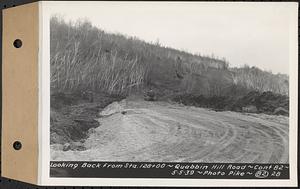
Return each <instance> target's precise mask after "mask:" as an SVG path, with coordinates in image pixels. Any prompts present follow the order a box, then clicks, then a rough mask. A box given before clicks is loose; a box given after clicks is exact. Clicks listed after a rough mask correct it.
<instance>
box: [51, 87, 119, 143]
mask: <svg viewBox="0 0 300 189" xmlns="http://www.w3.org/2000/svg"><path fill="white" fill-rule="evenodd" d="M121 99H122V97H120V96H111V95H106V94H104V93H87V92H76V93H55V94H52V95H51V112H50V113H51V115H50V125H51V127H50V130H51V132H50V133H51V137H50V143H51V144H65V143H68V142H74V141H80V140H83V139H85V138H86V137H87V136H88V130H89V129H90V128H96V127H98V126H99V125H100V124H99V122H98V121H96V119H97V118H98V113H99V112H100V111H101V110H102V109H103V108H104V107H105V106H107V105H108V104H110V103H112V102H114V101H119V100H121Z"/></svg>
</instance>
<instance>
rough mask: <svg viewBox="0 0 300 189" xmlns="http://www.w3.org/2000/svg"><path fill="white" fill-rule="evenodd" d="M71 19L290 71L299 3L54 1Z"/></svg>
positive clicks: (53, 9)
mask: <svg viewBox="0 0 300 189" xmlns="http://www.w3.org/2000/svg"><path fill="white" fill-rule="evenodd" d="M47 6H48V7H47V9H48V11H49V12H50V13H51V14H56V15H60V16H62V17H63V18H64V19H65V20H66V21H69V20H71V21H76V20H77V19H87V20H89V21H90V22H91V23H92V24H93V25H94V26H96V27H99V28H101V29H103V30H105V31H107V32H114V33H122V34H126V35H128V36H136V37H138V38H140V39H142V40H145V41H147V42H151V41H152V42H155V41H157V40H159V42H160V43H161V44H162V45H164V46H168V47H172V48H176V49H179V50H186V51H188V52H191V53H200V54H202V55H211V54H214V55H215V56H217V57H220V58H222V57H225V58H226V60H227V61H228V62H229V64H230V66H231V67H236V66H237V67H239V66H242V65H245V64H247V65H250V66H256V67H259V68H261V69H263V70H267V71H272V72H273V73H275V74H276V73H284V74H288V73H289V54H290V52H289V49H290V45H291V43H290V39H291V38H290V35H291V26H292V25H293V24H296V23H297V20H296V19H297V17H296V16H295V15H296V14H295V10H296V8H297V6H295V3H294V4H292V3H199V2H198V3H197V2H186V3H182V2H173V3H171V2H148V3H145V2H96V1H93V2H82V1H81V2H49V3H48V5H47Z"/></svg>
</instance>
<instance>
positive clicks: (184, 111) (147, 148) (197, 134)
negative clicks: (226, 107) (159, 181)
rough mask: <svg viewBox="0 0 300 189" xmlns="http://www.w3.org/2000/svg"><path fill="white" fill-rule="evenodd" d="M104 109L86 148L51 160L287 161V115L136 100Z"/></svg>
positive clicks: (57, 154) (56, 153)
mask: <svg viewBox="0 0 300 189" xmlns="http://www.w3.org/2000/svg"><path fill="white" fill-rule="evenodd" d="M109 108H110V109H109ZM114 108H115V109H116V110H114ZM107 109H108V111H107V112H112V113H111V114H110V115H108V116H106V117H103V118H101V119H100V120H99V122H100V123H101V126H100V127H98V128H96V129H95V131H94V133H92V134H91V135H90V137H89V138H88V139H87V140H86V141H85V143H84V144H85V146H86V147H87V149H88V150H86V151H66V152H64V151H54V152H53V153H51V154H52V159H53V160H83V161H165V162H231V163H234V162H235V163H252V162H255V163H287V162H288V133H289V129H288V118H287V117H282V116H267V115H259V114H242V113H236V112H215V111H211V110H207V109H203V108H196V107H186V106H182V105H177V104H170V103H166V102H145V101H138V100H135V101H123V102H121V103H120V105H119V106H118V105H116V104H114V106H113V108H112V107H107ZM122 112H123V113H122ZM124 112H125V113H124Z"/></svg>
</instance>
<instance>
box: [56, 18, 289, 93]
mask: <svg viewBox="0 0 300 189" xmlns="http://www.w3.org/2000/svg"><path fill="white" fill-rule="evenodd" d="M148 88H154V89H157V91H158V92H160V93H163V94H173V93H174V92H178V93H188V94H193V95H204V96H207V97H210V96H220V95H221V94H222V95H224V94H225V95H226V96H227V95H236V93H232V92H231V90H232V88H241V90H240V92H241V93H243V95H244V94H247V92H248V91H251V90H257V91H260V92H264V91H271V92H274V93H279V94H282V95H287V94H288V77H287V76H284V75H278V74H277V75H274V74H272V73H269V72H266V71H262V70H260V69H258V68H255V67H252V68H250V67H248V66H245V67H243V68H229V67H228V63H227V62H226V60H225V59H222V60H220V59H217V58H214V57H206V56H200V55H193V54H190V53H187V52H183V51H179V50H176V49H172V48H169V47H164V46H162V45H160V44H159V43H155V44H153V43H146V42H144V41H142V40H140V39H137V38H135V37H127V36H124V35H121V34H110V33H106V32H105V31H103V30H100V29H98V28H96V27H93V26H92V25H91V24H90V23H89V22H77V23H66V22H64V20H62V19H59V18H57V17H53V18H52V19H51V91H53V92H65V91H78V90H90V91H105V92H108V93H110V94H118V95H129V94H131V93H134V92H137V91H141V90H142V89H148ZM245 89H246V90H245Z"/></svg>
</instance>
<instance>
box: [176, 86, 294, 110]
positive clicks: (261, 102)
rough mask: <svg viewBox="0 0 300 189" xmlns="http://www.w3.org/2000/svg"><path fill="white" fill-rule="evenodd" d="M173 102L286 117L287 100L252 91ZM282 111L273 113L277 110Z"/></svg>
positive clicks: (187, 98) (270, 93)
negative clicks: (243, 93) (239, 94)
mask: <svg viewBox="0 0 300 189" xmlns="http://www.w3.org/2000/svg"><path fill="white" fill-rule="evenodd" d="M172 100H173V101H176V102H179V103H182V104H184V105H189V106H197V107H205V108H211V109H214V110H216V111H224V110H230V111H237V112H253V113H265V114H276V115H288V111H289V98H288V96H285V95H280V94H274V93H272V92H263V93H261V92H257V91H252V92H249V93H248V94H246V95H244V96H240V97H234V96H213V97H205V96H203V95H200V96H195V95H191V94H188V95H178V96H176V97H174V98H173V99H172ZM279 107H280V108H281V110H282V109H283V110H282V111H275V110H276V109H277V108H279Z"/></svg>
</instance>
